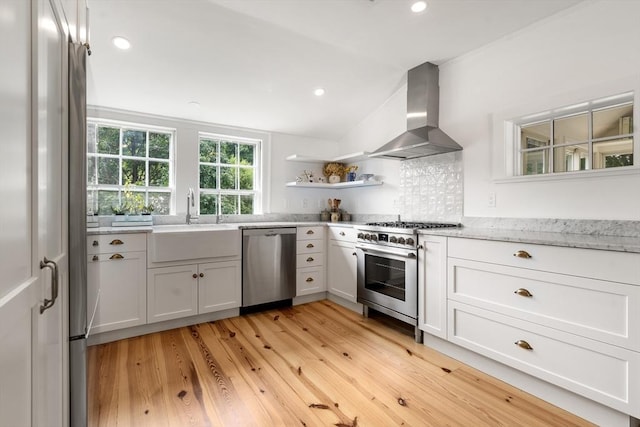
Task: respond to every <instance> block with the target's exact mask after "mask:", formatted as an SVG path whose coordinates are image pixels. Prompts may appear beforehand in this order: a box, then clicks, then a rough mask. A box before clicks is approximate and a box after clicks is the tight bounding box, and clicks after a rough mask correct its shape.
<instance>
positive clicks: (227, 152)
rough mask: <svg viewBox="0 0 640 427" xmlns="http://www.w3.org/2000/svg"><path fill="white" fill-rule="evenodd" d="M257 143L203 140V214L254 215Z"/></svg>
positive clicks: (201, 186) (201, 183) (201, 145)
mask: <svg viewBox="0 0 640 427" xmlns="http://www.w3.org/2000/svg"><path fill="white" fill-rule="evenodd" d="M255 152H256V144H255V143H245V142H239V141H231V140H225V139H217V138H205V137H203V138H201V139H200V168H199V170H200V214H202V215H207V214H211V215H215V214H217V213H218V207H219V213H221V214H223V215H236V214H253V213H254V201H255V197H256V188H255V187H256V185H255V176H256V175H255V171H256V164H255Z"/></svg>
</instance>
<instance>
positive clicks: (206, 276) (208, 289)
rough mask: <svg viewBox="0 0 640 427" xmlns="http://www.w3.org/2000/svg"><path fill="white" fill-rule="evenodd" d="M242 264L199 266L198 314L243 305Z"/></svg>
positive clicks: (218, 263) (221, 263) (229, 263)
mask: <svg viewBox="0 0 640 427" xmlns="http://www.w3.org/2000/svg"><path fill="white" fill-rule="evenodd" d="M241 275H242V262H241V261H225V262H211V263H208V264H200V265H198V314H202V313H210V312H212V311H220V310H227V309H230V308H237V307H240V306H241V305H242V279H241Z"/></svg>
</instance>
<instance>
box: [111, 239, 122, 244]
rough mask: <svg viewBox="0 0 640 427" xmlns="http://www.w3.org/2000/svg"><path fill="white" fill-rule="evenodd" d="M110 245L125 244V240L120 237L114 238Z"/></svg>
mask: <svg viewBox="0 0 640 427" xmlns="http://www.w3.org/2000/svg"><path fill="white" fill-rule="evenodd" d="M109 244H110V245H124V242H123V241H122V240H120V239H113V240H112V241H111V243H109Z"/></svg>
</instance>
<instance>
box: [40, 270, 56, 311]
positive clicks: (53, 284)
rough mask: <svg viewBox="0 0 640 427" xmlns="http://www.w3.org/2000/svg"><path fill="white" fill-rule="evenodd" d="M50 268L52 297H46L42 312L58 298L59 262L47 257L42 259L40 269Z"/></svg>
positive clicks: (41, 308)
mask: <svg viewBox="0 0 640 427" xmlns="http://www.w3.org/2000/svg"><path fill="white" fill-rule="evenodd" d="M44 268H48V269H50V270H51V299H48V298H45V299H44V304H42V305H41V306H40V314H42V313H44V312H45V311H46V310H48V309H49V308H51V307H53V305H54V304H55V303H56V299H57V298H58V264H56V263H55V262H54V261H51V260H50V259H47V257H44V259H43V260H42V261H40V269H41V270H42V269H44Z"/></svg>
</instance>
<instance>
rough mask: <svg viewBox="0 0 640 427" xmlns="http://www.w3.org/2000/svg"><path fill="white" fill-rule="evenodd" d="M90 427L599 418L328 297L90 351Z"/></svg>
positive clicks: (562, 422)
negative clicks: (547, 399)
mask: <svg viewBox="0 0 640 427" xmlns="http://www.w3.org/2000/svg"><path fill="white" fill-rule="evenodd" d="M391 325H393V322H392V323H391ZM89 425H91V426H116V425H117V426H136V427H137V426H154V427H155V426H340V427H342V426H344V427H346V426H352V427H355V426H360V427H364V426H394V425H398V426H399V425H404V426H586V425H591V424H589V423H587V422H585V421H584V420H582V419H580V418H577V417H575V416H573V415H571V414H569V413H567V412H565V411H563V410H560V409H559V408H557V407H554V406H552V405H549V404H548V403H545V402H543V401H541V400H539V399H537V398H535V397H532V396H530V395H528V394H526V393H524V392H522V391H519V390H518V389H515V388H513V387H511V386H509V385H507V384H505V383H502V382H500V381H498V380H496V379H494V378H492V377H489V376H487V375H485V374H483V373H481V372H478V371H477V370H475V369H472V368H470V367H468V366H466V365H464V364H462V363H460V362H457V361H455V360H453V359H450V358H448V357H446V356H444V355H442V354H440V353H437V352H435V351H433V350H430V349H428V348H426V347H424V346H423V345H421V344H416V343H414V341H413V338H412V334H411V333H410V332H409V333H403V331H401V330H399V327H395V328H394V327H390V323H389V321H388V320H387V319H386V318H384V317H379V318H370V319H365V318H363V317H362V316H360V315H358V314H357V313H353V312H351V311H349V310H346V309H344V308H343V307H341V306H339V305H337V304H334V303H332V302H329V301H320V302H315V303H311V304H305V305H300V306H296V307H293V308H285V309H279V310H270V311H266V312H262V313H256V314H251V315H245V316H241V317H234V318H230V319H225V320H220V321H215V322H210V323H203V324H199V325H195V326H191V327H185V328H180V329H174V330H170V331H165V332H160V333H155V334H150V335H146V336H142V337H136V338H131V339H127V340H122V341H118V342H114V343H109V344H103V345H99V346H94V347H90V348H89Z"/></svg>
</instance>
